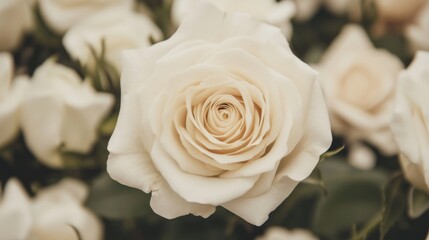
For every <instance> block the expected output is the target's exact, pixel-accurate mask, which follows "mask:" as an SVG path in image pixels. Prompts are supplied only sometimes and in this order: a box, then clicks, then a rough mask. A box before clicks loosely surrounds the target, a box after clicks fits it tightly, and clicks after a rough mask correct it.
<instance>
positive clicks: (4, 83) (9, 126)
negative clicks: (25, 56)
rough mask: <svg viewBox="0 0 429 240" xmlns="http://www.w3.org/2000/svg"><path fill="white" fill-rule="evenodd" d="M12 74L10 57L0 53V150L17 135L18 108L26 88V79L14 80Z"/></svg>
mask: <svg viewBox="0 0 429 240" xmlns="http://www.w3.org/2000/svg"><path fill="white" fill-rule="evenodd" d="M13 74H14V67H13V58H12V55H10V54H9V53H6V52H4V53H0V130H1V134H0V148H1V147H4V146H5V145H7V144H8V143H10V142H11V141H12V140H13V139H14V138H15V137H16V135H17V134H18V130H19V106H20V103H21V100H22V98H23V96H24V91H25V89H26V86H27V77H24V76H19V77H16V78H14V76H13ZM12 80H13V81H12Z"/></svg>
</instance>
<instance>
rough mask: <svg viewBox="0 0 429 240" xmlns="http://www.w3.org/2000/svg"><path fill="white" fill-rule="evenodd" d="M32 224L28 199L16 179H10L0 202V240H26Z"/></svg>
mask: <svg viewBox="0 0 429 240" xmlns="http://www.w3.org/2000/svg"><path fill="white" fill-rule="evenodd" d="M32 224H33V219H32V216H31V209H30V199H29V197H28V195H27V193H26V192H25V190H24V188H23V187H22V186H21V184H20V183H19V181H18V180H17V179H10V180H9V181H8V182H7V184H6V188H5V191H4V192H3V195H2V198H1V201H0V238H1V239H26V238H27V236H28V233H29V231H30V229H31V226H32Z"/></svg>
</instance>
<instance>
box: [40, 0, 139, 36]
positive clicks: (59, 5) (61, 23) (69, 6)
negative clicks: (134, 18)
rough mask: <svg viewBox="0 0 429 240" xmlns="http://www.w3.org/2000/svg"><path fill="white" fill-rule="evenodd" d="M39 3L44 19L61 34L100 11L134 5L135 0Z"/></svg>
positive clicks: (43, 1)
mask: <svg viewBox="0 0 429 240" xmlns="http://www.w3.org/2000/svg"><path fill="white" fill-rule="evenodd" d="M38 3H39V7H40V11H41V14H42V17H43V19H44V21H46V23H47V24H48V25H49V27H50V28H51V29H52V30H54V31H55V32H57V33H60V34H62V33H65V32H66V31H67V30H68V29H69V28H71V27H72V26H74V25H75V24H77V23H78V22H79V21H81V20H82V19H85V18H86V17H88V16H91V15H92V14H95V13H97V12H99V11H102V10H106V9H109V8H116V9H132V8H133V6H134V0H38Z"/></svg>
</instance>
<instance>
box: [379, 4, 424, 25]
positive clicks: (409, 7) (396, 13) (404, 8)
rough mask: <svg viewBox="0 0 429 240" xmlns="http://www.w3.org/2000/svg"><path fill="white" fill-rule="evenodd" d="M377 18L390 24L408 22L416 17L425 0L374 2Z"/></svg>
mask: <svg viewBox="0 0 429 240" xmlns="http://www.w3.org/2000/svg"><path fill="white" fill-rule="evenodd" d="M374 3H375V7H376V9H377V12H378V14H379V16H378V17H379V18H380V19H382V20H384V21H390V22H404V21H409V20H411V19H412V18H414V17H415V16H416V14H417V13H418V12H419V11H420V10H421V8H422V6H423V5H424V4H425V3H428V1H427V0H407V1H404V0H374Z"/></svg>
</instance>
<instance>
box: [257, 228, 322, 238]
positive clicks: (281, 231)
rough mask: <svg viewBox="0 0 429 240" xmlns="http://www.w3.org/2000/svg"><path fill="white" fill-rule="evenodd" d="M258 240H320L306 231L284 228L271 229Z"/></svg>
mask: <svg viewBox="0 0 429 240" xmlns="http://www.w3.org/2000/svg"><path fill="white" fill-rule="evenodd" d="M256 240H318V238H317V237H315V236H314V235H313V234H312V233H311V232H309V231H307V230H304V229H293V230H288V229H286V228H282V227H277V226H274V227H270V228H268V229H267V230H266V231H265V234H264V235H263V236H260V237H257V238H256Z"/></svg>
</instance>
